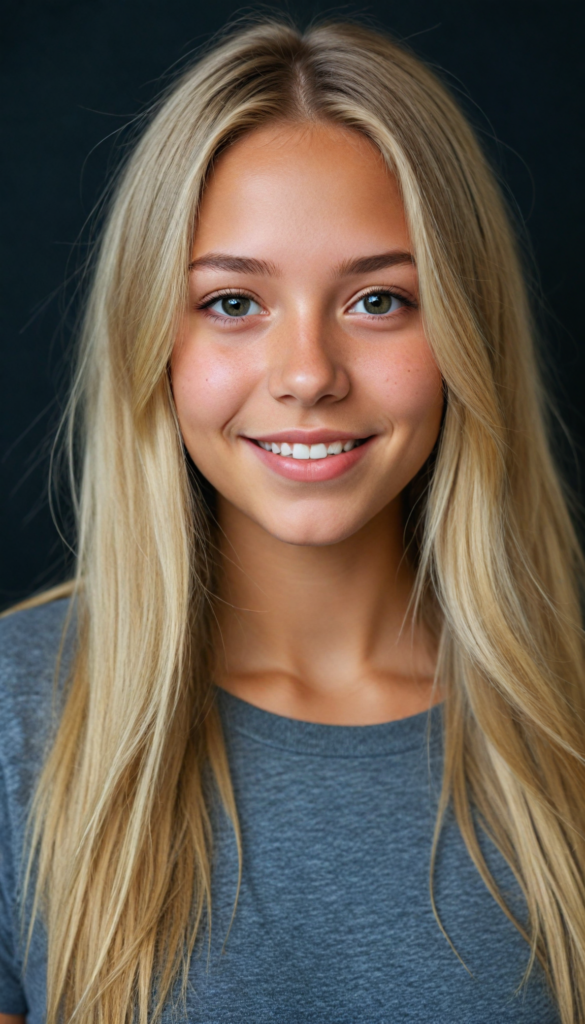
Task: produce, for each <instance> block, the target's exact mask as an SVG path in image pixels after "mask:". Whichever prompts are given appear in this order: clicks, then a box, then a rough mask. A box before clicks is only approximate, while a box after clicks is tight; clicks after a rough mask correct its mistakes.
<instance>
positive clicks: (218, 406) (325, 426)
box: [171, 126, 442, 545]
mask: <svg viewBox="0 0 585 1024" xmlns="http://www.w3.org/2000/svg"><path fill="white" fill-rule="evenodd" d="M411 252H412V249H411V242H410V238H409V233H408V230H407V225H406V220H405V216H404V210H403V206H402V202H401V199H400V195H399V191H398V188H397V185H396V182H395V180H394V179H393V177H392V176H391V174H390V173H389V172H388V170H387V169H386V166H385V164H384V162H383V160H382V157H381V156H380V154H379V153H378V151H377V150H376V149H375V148H374V146H373V145H372V144H371V143H370V142H368V141H367V140H366V139H365V138H364V137H363V136H361V135H359V134H358V133H355V132H352V131H350V130H345V129H342V128H338V127H335V126H331V127H330V126H310V127H305V126H284V127H283V126H277V127H269V128H263V129H259V130H257V131H255V132H253V133H251V134H249V135H247V136H246V137H244V138H243V139H242V140H240V141H239V142H237V143H236V144H235V145H234V146H232V147H231V148H230V149H229V150H227V151H226V152H225V153H224V154H223V155H222V156H221V158H220V159H219V160H218V162H217V164H216V167H215V170H214V172H213V176H212V177H211V180H210V182H209V184H208V186H207V189H206V191H205V194H204V197H203V201H202V206H201V211H200V217H199V221H198V226H197V231H196V237H195V244H194V248H193V254H192V261H193V262H192V267H191V270H190V303H189V308H188V310H187V311H186V312H185V315H184V318H183V322H182V326H181V330H180V332H179V335H178V337H177V341H176V344H175V347H174V351H173V356H172V362H171V374H172V383H173V392H174V397H175V402H176V407H177V414H178V418H179V424H180V427H181V431H182V434H183V438H184V441H185V445H186V447H187V450H188V451H189V453H190V455H191V457H192V458H193V461H194V462H195V464H196V465H197V466H198V467H199V469H200V470H201V472H202V473H203V475H204V476H205V477H207V479H208V480H209V481H210V482H211V484H213V486H214V487H215V488H216V489H217V491H218V492H219V495H220V508H221V506H222V503H226V502H227V503H230V505H231V506H232V512H233V511H234V510H237V512H238V513H239V514H243V515H245V516H247V517H249V518H251V519H252V520H253V521H254V522H256V523H257V524H258V525H259V526H260V527H261V528H262V529H263V530H266V531H268V533H270V534H272V535H273V536H275V537H277V538H279V539H281V540H283V541H286V542H289V543H292V544H305V545H322V544H333V543H336V542H339V541H341V540H343V539H345V538H347V537H349V536H351V535H352V534H354V533H356V532H357V531H358V530H360V529H361V528H362V527H363V526H365V524H366V523H368V522H369V521H370V520H371V519H372V518H373V517H374V516H376V515H377V514H378V513H379V512H381V510H382V509H384V508H385V507H386V506H388V505H389V504H390V503H391V502H394V501H396V500H398V499H399V495H400V493H401V491H402V490H403V488H404V487H405V485H406V484H407V483H408V482H409V481H410V480H411V479H412V478H413V476H414V475H415V474H416V472H417V471H418V470H419V469H420V467H421V466H422V465H423V463H424V462H425V460H426V458H427V457H428V455H429V454H430V452H431V450H432V448H433V445H434V443H435V441H436V438H437V435H438V431H439V426H440V420H441V411H442V382H441V377H440V374H439V371H438V369H437V366H436V364H435V362H434V360H433V357H432V355H431V352H430V350H429V347H428V344H427V341H426V338H425V334H424V331H423V326H422V320H421V315H420V311H419V306H418V287H417V272H416V268H415V265H414V263H413V260H412V258H411Z"/></svg>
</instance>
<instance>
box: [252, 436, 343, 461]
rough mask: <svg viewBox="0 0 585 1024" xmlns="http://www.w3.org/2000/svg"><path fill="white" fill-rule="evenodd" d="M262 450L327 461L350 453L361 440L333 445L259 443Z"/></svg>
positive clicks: (335, 442)
mask: <svg viewBox="0 0 585 1024" xmlns="http://www.w3.org/2000/svg"><path fill="white" fill-rule="evenodd" d="M258 444H259V445H260V447H261V448H264V450H265V451H267V452H273V454H274V455H284V456H289V457H290V456H291V455H292V457H293V459H326V458H327V456H328V455H341V453H342V452H350V451H351V450H352V448H355V447H356V445H358V444H360V441H359V440H352V441H345V442H344V441H333V442H332V443H331V444H329V445H326V444H312V445H308V444H293V445H290V444H289V443H288V441H283V442H282V444H278V442H277V441H258Z"/></svg>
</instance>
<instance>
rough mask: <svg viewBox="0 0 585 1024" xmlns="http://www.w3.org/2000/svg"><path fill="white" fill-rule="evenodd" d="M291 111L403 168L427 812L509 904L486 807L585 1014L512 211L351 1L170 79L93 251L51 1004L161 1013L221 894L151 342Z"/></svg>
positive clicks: (577, 739)
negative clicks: (218, 196) (431, 397)
mask: <svg viewBox="0 0 585 1024" xmlns="http://www.w3.org/2000/svg"><path fill="white" fill-rule="evenodd" d="M291 119H292V120H295V121H307V120H308V121H316V120H317V121H320V120H321V121H327V122H334V123H338V124H340V125H344V126H346V127H349V128H351V129H354V130H355V131H359V132H362V133H364V134H365V135H366V136H367V137H368V138H369V139H370V140H372V142H373V143H374V144H375V145H376V146H377V147H378V148H379V150H380V151H381V153H382V154H383V156H384V158H385V159H386V160H387V163H388V166H389V168H390V169H391V170H392V171H393V173H394V174H395V175H396V177H397V179H398V182H399V184H400V187H401V190H402V195H403V199H404V204H405V209H406V213H407V217H408V222H409V225H410V231H411V236H412V244H413V246H414V251H415V255H416V261H417V265H418V270H419V277H420V288H421V304H422V310H423V315H424V319H425V325H426V331H427V336H428V340H429V343H430V345H431V347H432V350H433V352H434V355H435V358H436V361H437V364H438V366H439V368H440V371H441V373H442V375H443V378H444V381H445V389H446V395H447V404H446V412H445V417H444V422H443V426H442V432H441V437H440V441H439V446H438V450H437V452H436V457H435V461H434V466H433V469H432V473H431V474H430V481H429V484H428V487H427V489H426V491H425V493H424V497H423V499H422V503H421V502H419V504H418V505H417V508H418V509H422V512H421V516H422V520H421V530H420V539H419V543H418V544H417V545H416V550H415V552H414V554H413V557H414V558H415V560H416V563H417V566H418V578H417V589H416V597H417V600H418V601H419V605H420V608H421V611H422V612H424V608H425V606H429V605H430V603H434V606H435V607H436V608H438V610H439V616H440V619H439V634H440V635H439V664H438V675H439V677H440V679H441V680H442V684H443V686H444V687H445V688H446V691H447V699H446V705H445V719H444V720H445V767H444V788H443V799H442V804H441V813H442V811H444V808H445V806H446V804H447V802H448V801H451V802H452V806H453V808H454V811H455V814H456V817H457V820H458V823H459V827H460V829H461V832H462V834H463V837H464V839H465V842H466V844H467V848H468V850H469V853H470V855H471V857H472V858H473V860H474V861H475V863H476V865H477V867H478V869H479V871H480V872H481V874H482V876H483V878H484V880H485V882H486V884H487V885H488V886H489V888H490V889H491V891H492V893H493V894H494V896H495V898H496V899H497V900H498V902H500V904H501V905H502V907H503V908H504V910H505V911H506V913H509V911H508V910H507V908H506V907H505V904H504V901H503V899H502V896H501V894H500V893H499V892H498V890H497V887H496V884H495V882H494V881H493V879H492V877H491V875H490V873H489V870H488V868H487V865H486V863H485V862H484V859H483V857H482V853H481V849H480V845H479V844H478V839H477V833H476V827H477V825H476V820H477V818H478V819H479V821H480V822H481V824H482V826H483V827H484V828H485V829H487V831H488V832H489V834H490V835H491V836H492V838H493V839H494V841H495V843H496V844H497V846H498V847H499V848H500V850H501V851H502V853H503V854H504V856H505V857H506V859H507V860H508V862H509V863H510V865H511V867H512V869H513V870H514V872H515V874H516V876H517V878H518V880H519V882H520V885H521V887H522V889H523V891H524V894H525V896H526V901H527V907H528V923H527V924H526V925H525V931H524V934H525V935H526V938H527V940H528V942H529V944H530V951H531V956H530V957H529V968H530V966H531V965H532V963H533V961H534V959H535V958H538V959H539V960H540V962H541V963H542V965H543V966H544V968H545V971H546V973H547V976H548V979H549V981H550V984H551V987H552V990H553V992H554V995H555V997H556V999H557V1001H558V1004H559V1007H560V1013H561V1018H562V1021H563V1024H569V1022H574V1021H578V1022H583V1021H585V886H584V875H585V842H584V824H585V798H584V794H585V767H584V760H583V755H584V752H585V744H584V725H583V722H584V719H583V713H584V705H585V699H584V698H585V692H584V679H585V674H584V657H583V635H582V632H581V614H580V607H579V594H578V584H579V580H580V578H581V576H582V564H581V556H580V553H579V549H578V545H577V541H576V538H575V534H574V530H573V527H572V525H571V521H570V518H569V515H568V512H567V507H566V503H565V500H564V497H563V493H562V488H561V486H560V483H559V479H558V476H557V473H556V471H555V468H554V465H553V461H552V459H551V455H550V450H549V445H548V441H547V436H546V430H545V418H544V414H543V395H542V389H541V385H540V382H539V376H538V372H537V368H536V364H535V353H534V345H533V333H534V332H533V327H532V323H531V316H530V312H529V309H528V304H527V298H526V290H525V286H524V284H523V279H522V273H521V269H520V261H519V258H518V254H517V250H516V245H515V242H514V239H513V235H512V233H511V230H510V227H509V223H508V219H507V216H506V213H505V210H504V207H503V203H502V200H501V197H500V195H499V191H498V188H497V186H496V184H495V181H494V178H493V175H492V173H491V171H490V169H489V167H488V165H487V162H486V159H485V158H484V156H483V154H482V152H481V149H480V147H479V146H478V143H477V141H476V139H475V137H474V135H473V133H472V131H471V129H470V128H469V126H468V125H467V123H466V121H465V119H464V118H463V116H462V114H461V113H460V111H459V109H458V108H457V106H456V104H455V103H454V101H453V99H452V98H451V96H450V95H449V94H448V92H447V91H446V89H445V88H444V87H443V85H442V84H441V83H440V82H439V81H438V80H437V78H436V77H435V76H434V75H433V74H432V73H431V72H430V71H429V70H428V69H427V68H425V67H424V65H422V64H421V63H420V62H419V61H418V60H417V59H415V58H414V57H413V56H411V55H410V54H409V53H408V52H406V51H405V50H404V49H403V48H401V47H399V46H397V45H395V44H394V43H393V42H392V41H391V40H390V39H388V38H386V37H385V36H383V35H381V34H377V33H375V32H372V31H370V30H368V29H365V28H362V27H358V26H355V25H348V24H335V23H328V24H323V25H320V26H316V27H313V28H311V29H310V30H309V31H308V32H307V33H305V34H301V33H299V32H298V31H296V30H295V29H294V28H293V27H291V26H289V25H288V24H285V23H280V22H272V21H263V22H260V23H258V24H255V25H253V26H252V27H249V28H247V29H245V30H240V31H238V32H236V33H235V34H233V35H232V36H231V37H228V38H226V39H225V40H224V41H223V42H221V43H220V44H219V45H217V46H216V47H215V48H214V49H213V50H212V51H211V52H209V53H208V55H207V56H205V57H204V58H203V59H202V60H200V61H199V62H198V63H197V64H196V65H195V66H194V67H193V68H192V69H191V70H189V71H188V72H187V73H186V74H184V75H183V77H182V78H181V79H180V80H179V82H178V83H177V84H176V85H175V87H174V88H173V89H172V90H171V91H170V92H169V94H168V95H167V96H166V98H165V99H164V101H163V102H161V104H160V106H159V108H158V109H157V111H156V112H155V114H154V116H153V118H152V121H151V123H150V126H149V127H148V129H147V131H146V132H145V134H144V135H143V137H142V138H141V140H140V141H139V144H138V145H137V147H136V149H135V151H134V153H133V154H132V156H131V158H130V159H129V161H128V163H127V165H126V167H125V169H124V171H123V174H122V175H121V178H120V181H119V184H118V187H117V191H116V193H115V196H114V199H113V202H112V205H111V209H110V213H109V218H108V221H107V224H106V227H105V230H104V232H103V236H102V241H101V245H100V249H99V253H98V258H97V263H96V270H95V276H94V282H93V287H92V290H91V294H90V296H89V300H88V306H87V314H86V319H85V328H84V332H83V341H82V346H81V355H80V363H79V373H78V377H77V380H76V383H75V387H74V392H73V399H72V403H71V419H70V423H71V427H70V438H71V439H72V440H71V443H72V445H77V444H78V438H79V437H81V438H82V453H83V455H82V463H83V464H82V474H81V485H80V492H79V500H78V526H79V537H78V565H77V576H76V580H75V583H74V584H73V585H72V587H71V592H72V593H73V595H74V603H75V609H76V621H77V624H78V627H77V628H78V646H77V654H76V657H75V661H74V664H73V668H72V671H71V676H70V681H69V685H68V688H67V692H66V694H65V697H64V700H65V703H64V710H63V713H62V717H61V721H60V726H59V728H58V731H57V734H56V738H55V740H54V744H53V746H52V750H51V752H50V754H49V757H48V759H47V761H46V763H45V766H44V769H43V772H42V775H41V778H40V781H39V785H38V790H37V793H36V798H35V802H34V808H33V817H32V837H31V861H30V863H31V866H32V870H33V874H31V876H30V878H31V879H32V878H33V877H35V878H36V882H35V893H36V897H35V911H42V913H43V915H44V918H45V921H46V927H47V930H48V1002H47V1021H48V1024H56V1022H57V1020H59V1019H60V1018H61V1016H63V1017H64V1019H65V1020H68V1021H69V1020H75V1021H76V1022H79V1024H97V1022H98V1021H100V1022H102V1021H120V1022H122V1021H125V1022H127V1024H129V1022H130V1021H133V1020H134V1019H135V1015H136V1020H138V1021H139V1022H140V1024H146V1021H147V1019H155V1018H156V1016H157V1014H158V1013H159V1011H160V1009H161V1007H162V1005H163V1002H164V1000H165V998H167V997H168V996H169V993H170V991H171V987H172V985H173V983H174V981H175V980H176V979H177V977H181V976H182V977H183V980H185V978H186V970H187V966H188V961H189V956H190V953H191V951H192V950H193V946H194V943H195V940H196V937H197V935H201V934H202V931H203V929H204V926H205V923H206V922H207V921H208V920H209V914H210V911H211V905H210V851H211V843H212V830H211V826H210V819H209V812H208V806H207V803H206V798H205V792H206V789H205V786H204V775H205V772H206V771H208V770H209V769H211V773H212V776H213V777H214V778H215V780H216V784H217V789H218V792H219V794H220V797H221V799H223V801H224V803H225V805H226V807H227V809H228V812H229V813H230V814H231V816H232V820H233V822H234V827H235V828H236V832H237V815H236V808H235V806H234V800H233V795H232V791H231V786H230V778H229V771H228V767H227V761H226V755H225V750H224V746H223V742H222V737H221V730H220V728H219V725H218V721H217V717H216V713H215V711H214V709H213V704H212V701H211V700H210V693H211V685H212V684H211V678H212V671H211V661H210V659H211V657H212V649H211V648H212V643H211V631H210V626H209V622H210V607H211V604H210V593H211V588H212V579H211V575H210V570H209V564H210V536H209V524H208V517H207V514H206V510H205V507H204V504H203V502H202V500H201V496H200V495H199V493H198V491H197V487H196V486H195V485H194V484H193V481H192V480H191V479H190V477H189V471H188V466H187V463H186V460H185V456H184V452H183V447H182V442H181V437H180V433H179V429H178V425H177V419H176V415H175V411H174V406H173V399H172V393H171V390H170V385H169V377H168V365H169V357H170V353H171V349H172V346H173V342H174V339H175V336H176V330H177V323H178V318H179V316H180V315H181V312H182V310H183V308H184V304H185V302H186V285H187V268H188V264H189V258H190V252H191V247H192V241H193V232H194V229H195V225H196V221H197V209H198V202H199V199H200V196H201V192H202V189H203V188H204V184H205V179H206V174H207V173H208V172H209V169H210V167H211V165H212V162H213V159H214V157H216V156H217V154H218V153H219V152H220V151H221V150H222V149H224V148H225V147H226V146H228V145H230V144H231V143H232V142H233V141H234V140H235V139H237V138H238V137H240V136H241V135H242V134H243V133H245V132H249V131H251V130H253V129H254V128H256V127H258V126H260V125H262V124H265V123H267V122H270V121H279V120H280V121H283V120H291ZM440 821H441V814H440V815H439V821H438V824H437V828H440ZM431 892H432V887H431ZM510 916H511V915H510ZM517 926H518V927H519V928H520V930H522V925H521V924H520V923H518V925H517ZM155 977H156V1000H155V1003H156V1005H154V1004H153V980H154V978H155Z"/></svg>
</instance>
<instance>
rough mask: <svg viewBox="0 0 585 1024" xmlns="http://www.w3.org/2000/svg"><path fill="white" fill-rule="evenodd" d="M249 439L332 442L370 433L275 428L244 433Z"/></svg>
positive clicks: (310, 442) (360, 438) (362, 436)
mask: <svg viewBox="0 0 585 1024" xmlns="http://www.w3.org/2000/svg"><path fill="white" fill-rule="evenodd" d="M244 436H245V437H247V438H248V440H249V441H275V442H276V444H281V443H282V442H283V441H288V442H289V443H291V442H292V444H307V445H312V444H332V443H333V442H334V441H361V440H363V439H364V438H365V437H371V434H367V433H363V434H355V433H350V432H348V431H347V430H275V431H274V432H273V433H270V434H246V435H244Z"/></svg>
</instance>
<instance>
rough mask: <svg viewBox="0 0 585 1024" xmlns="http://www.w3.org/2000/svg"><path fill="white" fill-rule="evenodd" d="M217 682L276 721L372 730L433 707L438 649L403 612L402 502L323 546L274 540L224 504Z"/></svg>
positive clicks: (408, 577) (408, 582)
mask: <svg viewBox="0 0 585 1024" xmlns="http://www.w3.org/2000/svg"><path fill="white" fill-rule="evenodd" d="M219 513H220V516H219V518H220V526H221V541H220V557H221V572H220V586H219V602H218V622H219V627H220V631H221V641H220V643H219V644H218V649H219V651H220V655H219V662H218V667H217V677H216V678H217V682H218V684H219V685H220V686H222V687H223V688H224V689H226V690H228V691H230V692H231V693H234V694H235V695H236V696H238V697H241V698H242V699H244V700H247V701H249V702H250V703H252V704H256V705H257V706H258V707H261V708H264V709H265V710H268V711H273V712H275V713H277V714H282V715H286V716H288V717H292V718H301V719H305V720H307V721H321V722H329V723H331V724H350V725H359V724H372V723H374V722H380V721H388V720H391V719H393V718H403V717H406V716H408V715H411V714H416V713H417V712H419V711H422V710H425V709H426V708H428V707H429V706H430V703H431V702H432V681H433V661H434V659H433V652H432V644H431V643H430V641H429V638H428V636H426V635H425V634H424V631H423V629H422V627H421V626H419V625H416V624H415V623H414V622H413V620H412V617H411V614H410V611H409V601H410V597H411V593H412V586H413V582H414V574H413V571H412V568H411V567H410V566H409V564H408V562H407V560H406V558H405V554H404V546H403V526H402V515H401V509H400V505H399V502H398V501H396V502H392V503H391V504H390V505H388V506H387V507H386V508H385V509H383V510H382V511H381V512H380V513H379V514H378V515H377V516H376V517H374V519H372V520H370V522H368V523H367V524H366V525H365V526H364V527H363V528H362V529H361V530H359V531H358V532H357V533H355V534H354V535H353V536H351V537H349V538H347V539H346V540H344V541H342V542H339V543H337V544H332V545H328V546H320V547H317V546H299V545H294V544H288V543H285V542H283V541H280V540H278V539H277V538H276V537H274V536H273V535H271V534H269V533H267V532H266V531H265V530H264V529H263V528H262V527H260V526H259V525H258V524H257V523H255V522H254V521H253V520H251V519H250V518H248V517H247V516H246V515H244V514H243V513H241V512H240V511H239V510H238V509H236V508H235V507H234V506H233V505H231V504H229V503H228V502H226V501H225V500H223V499H221V500H220V508H219Z"/></svg>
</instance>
